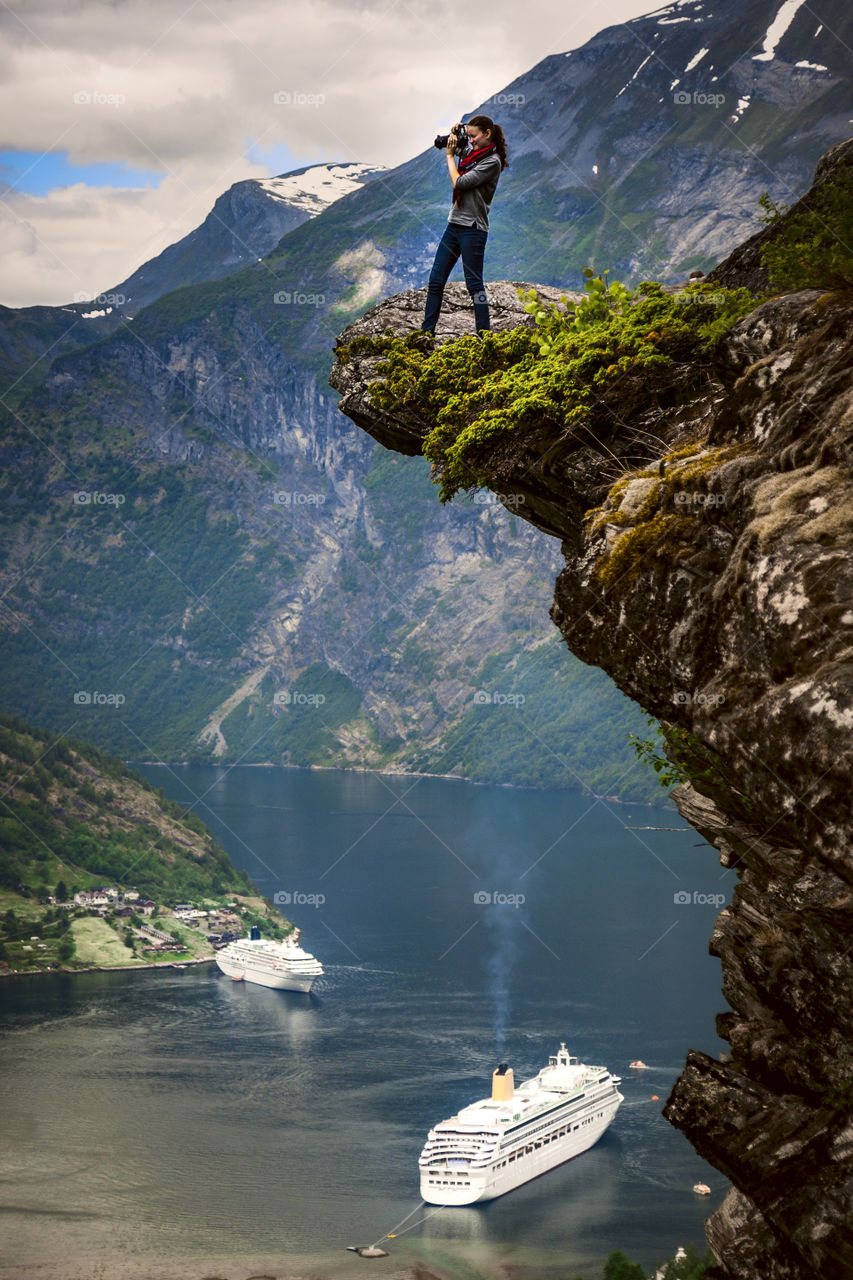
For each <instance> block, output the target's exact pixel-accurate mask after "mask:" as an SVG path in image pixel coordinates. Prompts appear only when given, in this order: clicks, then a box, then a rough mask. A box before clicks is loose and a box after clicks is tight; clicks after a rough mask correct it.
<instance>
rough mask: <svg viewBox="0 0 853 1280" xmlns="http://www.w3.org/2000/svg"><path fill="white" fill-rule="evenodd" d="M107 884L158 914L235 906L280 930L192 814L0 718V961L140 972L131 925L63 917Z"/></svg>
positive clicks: (128, 775)
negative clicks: (183, 905)
mask: <svg viewBox="0 0 853 1280" xmlns="http://www.w3.org/2000/svg"><path fill="white" fill-rule="evenodd" d="M105 885H106V886H114V887H115V888H117V889H118V890H119V892H121V891H123V890H128V889H135V890H136V891H137V892H138V895H139V898H141V899H149V900H151V901H153V903H154V904H155V911H156V909H158V908H163V909H164V911H166V910H168V909H170V908H171V907H173V906H174V905H175V904H176V903H178V902H182V901H190V902H195V903H200V902H204V903H206V904H208V905H209V906H211V907H218V906H223V905H224V904H225V902H226V901H228V900H231V901H233V900H236V901H237V902H238V903H239V904H240V905H241V906H245V907H246V909H247V912H248V918H250V919H255V918H257V917H259V916H261V917H264V918H265V932H266V933H268V934H269V933H272V934H276V933H281V931H282V928H283V927H284V926H283V924H282V921H281V917H280V916H279V915H278V913H276V912H273V911H272V909H271V908H269V906H268V905H267V904H265V903H263V901H262V900H261V899H260V898H259V897H258V894H257V890H256V889H255V888H254V886H253V884H252V882H251V880H250V879H249V877H248V875H247V874H246V873H245V871H238V870H237V869H236V868H235V867H234V865H233V864H232V862H231V860H230V858H229V857H228V855H227V853H226V852H225V850H224V849H223V848H222V847H221V846H220V845H218V844H217V843H216V842H215V841H214V839H213V838H212V836H211V834H210V832H209V831H208V830H207V828H206V827H205V826H204V824H203V823H202V822H201V820H200V819H199V818H198V817H197V816H196V815H195V813H193V812H192V811H191V810H187V809H185V808H183V807H182V806H181V805H179V804H176V803H175V802H174V801H172V800H169V799H167V797H166V796H165V795H163V793H162V792H160V791H157V790H155V789H154V788H153V787H152V786H151V785H150V784H149V783H148V782H146V781H145V780H144V779H143V778H141V777H139V776H138V775H137V774H135V773H132V772H131V771H130V770H129V769H127V768H126V767H125V765H123V764H122V762H121V761H120V760H116V759H115V758H113V757H111V756H107V755H104V754H103V753H102V752H101V751H99V750H97V748H95V747H92V746H90V745H88V744H86V743H81V742H77V741H73V740H71V739H62V738H58V737H57V735H55V734H50V733H45V732H44V731H42V730H40V729H34V728H32V727H31V726H30V725H27V724H25V722H24V721H22V720H19V719H17V718H16V717H13V716H8V715H5V714H0V960H2V961H6V962H7V963H10V964H13V965H15V966H16V967H19V968H23V969H38V968H44V967H50V966H51V965H55V964H57V963H63V964H66V965H67V964H72V965H73V964H74V962H75V960H76V961H79V962H83V963H85V962H88V963H93V962H97V961H98V959H99V956H98V948H100V950H101V951H103V956H102V957H100V958H101V959H102V962H103V963H111V964H115V963H116V961H117V960H118V961H119V962H120V963H121V962H124V961H126V962H128V963H131V962H136V963H141V957H140V956H139V955H138V954H137V951H136V943H137V941H139V938H138V936H131V933H130V929H129V926H128V927H127V929H126V930H125V931H122V930H123V929H124V926H122V928H121V929H120V928H119V926H118V924H117V923H116V922H115V921H112V929H111V922H110V921H107V920H99V919H96V918H94V917H92V916H90V915H86V913H85V911H83V910H78V911H74V910H73V909H69V907H68V906H63V904H67V903H70V901H71V899H73V897H74V894H75V893H77V892H81V891H87V890H91V889H94V888H99V887H101V886H105ZM51 898H52V899H54V901H53V902H50V901H48V899H51ZM245 918H246V917H245V914H244V919H245ZM149 919H150V917H149ZM140 922H141V921H137V923H140ZM150 923H151V924H153V925H155V926H156V927H162V928H163V929H165V930H167V931H168V933H170V934H172V935H173V936H174V937H175V938H176V940H178V941H180V942H183V943H186V944H187V947H186V950H187V952H188V954H189V955H193V956H194V955H201V954H202V953H203V952H204V953H211V954H212V949H211V948H210V947H209V946H207V945H206V944H204V942H203V934H199V933H195V934H192V936H190V935H189V934H188V933H187V931H185V930H182V928H181V926H176V925H175V923H174V921H173V919H172V918H171V915H169V916H168V919H167V920H166V921H164V922H161V920H160V918H159V917H158V916H157V915H156V914H155V915H154V917H153V919H150ZM185 933H187V936H183V935H184V934H185ZM33 944H35V945H33ZM75 944H78V945H75ZM78 947H79V949H78ZM166 958H167V959H174V958H175V957H173V956H171V954H168V955H167V956H166Z"/></svg>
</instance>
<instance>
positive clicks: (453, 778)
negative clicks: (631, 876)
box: [122, 758, 678, 813]
mask: <svg viewBox="0 0 853 1280" xmlns="http://www.w3.org/2000/svg"><path fill="white" fill-rule="evenodd" d="M122 763H123V764H125V765H126V766H127V767H128V769H139V768H142V767H143V766H144V767H145V768H146V769H189V768H190V767H192V766H198V767H201V768H219V769H226V770H228V771H229V772H230V770H232V769H238V768H239V769H292V770H305V771H306V772H311V773H374V774H376V775H377V776H378V777H380V778H436V779H437V780H438V781H440V782H464V783H467V785H468V786H469V787H500V788H501V790H503V791H529V792H540V793H543V794H544V793H546V792H547V793H562V792H565V793H566V794H568V795H571V796H583V797H584V798H585V799H587V800H606V801H608V802H609V803H610V804H619V805H625V806H626V807H627V806H630V805H635V806H636V807H637V808H643V809H664V810H666V812H667V813H677V812H678V810H677V809H676V807H675V805H674V804H673V803H672V801H670V800H669V798H668V796H667V797H665V798H664V799H663V801H662V802H661V803H660V804H654V803H653V802H652V801H651V800H622V799H620V797H619V796H609V795H605V794H604V793H600V792H597V791H585V790H583V789H582V788H581V787H526V786H524V785H523V784H522V783H520V782H480V781H478V780H477V779H475V778H464V777H462V776H461V775H460V774H458V773H419V772H417V771H415V770H407V769H373V768H370V767H369V766H361V767H359V766H357V765H337V764H276V763H275V762H274V761H273V760H255V761H248V762H245V763H244V762H242V761H239V760H235V761H234V762H233V763H231V764H229V763H228V762H227V761H223V760H132V759H129V758H128V759H124V758H122Z"/></svg>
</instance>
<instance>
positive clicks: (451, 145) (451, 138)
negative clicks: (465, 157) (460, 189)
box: [445, 133, 459, 187]
mask: <svg viewBox="0 0 853 1280" xmlns="http://www.w3.org/2000/svg"><path fill="white" fill-rule="evenodd" d="M457 146H458V141H457V138H456V134H455V133H450V134H448V136H447V150H446V152H445V154H446V156H447V172H448V173H449V174H450V185H451V187H455V186H456V182H457V180H458V178H459V170H458V169H457V167H456V157H455V155H454V152H455V150H456V147H457Z"/></svg>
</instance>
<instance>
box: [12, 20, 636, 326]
mask: <svg viewBox="0 0 853 1280" xmlns="http://www.w3.org/2000/svg"><path fill="white" fill-rule="evenodd" d="M17 3H18V6H19V7H17V8H16V7H15V0H13V3H12V7H11V8H10V7H7V6H6V5H4V6H2V8H0V30H2V31H3V33H4V52H3V53H2V54H0V73H2V85H0V120H2V121H3V122H4V123H3V124H2V125H0V130H2V132H1V133H0V148H2V149H16V150H23V151H37V152H43V151H61V150H66V149H67V150H68V152H69V155H70V159H71V161H72V162H73V163H75V164H91V163H96V162H102V161H112V162H120V161H126V162H127V163H129V164H130V165H132V166H134V167H135V168H147V169H150V170H151V171H152V172H157V171H163V172H165V173H166V174H167V177H166V179H165V180H164V181H163V183H162V185H161V186H160V187H159V189H157V188H152V189H149V190H139V191H128V190H114V189H95V188H86V187H82V186H80V185H78V186H72V187H69V188H65V189H61V190H56V191H53V192H50V193H49V194H48V195H47V196H45V197H33V196H26V195H20V194H16V193H14V192H12V193H6V195H5V197H4V199H3V203H2V204H0V215H2V226H3V244H2V247H1V248H0V269H2V277H3V280H4V289H3V296H2V299H1V300H2V302H3V303H5V304H6V305H8V306H24V305H28V304H32V303H60V302H66V301H68V299H69V298H71V297H72V296H73V295H74V293H76V292H79V291H82V290H88V289H89V288H90V286H91V288H92V292H93V293H97V292H100V291H102V290H105V289H108V288H109V287H110V286H112V285H114V284H117V283H118V282H119V281H120V280H122V279H123V278H124V277H126V276H127V275H129V274H130V272H131V271H133V270H134V269H135V268H136V267H138V266H139V265H140V264H141V263H142V262H143V261H145V260H146V259H147V258H150V257H152V256H153V255H154V254H155V253H158V252H160V251H161V250H162V249H163V248H165V246H166V245H167V244H170V243H172V242H174V241H175V240H177V239H179V238H180V237H181V236H183V235H186V234H187V232H188V231H190V230H192V228H193V227H195V226H197V225H198V223H199V222H201V221H202V219H203V218H204V217H205V216H206V214H207V213H208V211H209V210H210V207H211V206H212V204H213V202H214V200H215V199H216V197H217V196H218V195H219V194H220V193H221V192H222V191H224V190H225V189H226V188H227V187H228V186H230V185H231V183H233V182H236V181H239V180H240V179H243V178H249V177H266V176H268V173H269V170H268V169H262V168H261V167H259V166H258V165H257V164H254V163H252V162H251V161H250V160H249V159H248V158H247V156H246V154H245V152H246V146H247V142H254V143H256V144H257V145H258V146H259V148H260V150H261V152H264V151H269V150H273V149H274V148H275V147H277V146H282V145H286V146H287V147H288V148H289V149H290V152H291V153H292V154H294V155H295V156H297V157H299V159H300V161H301V162H302V163H310V162H313V161H322V160H361V161H365V162H368V163H373V164H384V165H387V166H389V167H390V166H393V165H396V164H399V163H401V162H402V161H404V160H406V159H409V158H410V157H411V156H413V155H416V154H417V153H418V152H419V151H421V150H423V149H424V147H425V146H428V145H429V143H430V141H431V139H432V137H433V136H434V134H435V132H436V129H437V128H439V127H441V126H445V125H447V124H448V123H450V122H451V120H452V119H453V118H456V117H458V116H459V115H461V114H463V113H465V112H468V111H470V110H472V109H473V108H474V107H475V106H477V105H478V104H479V103H480V102H482V101H484V100H485V99H486V98H488V97H489V95H490V94H493V93H496V92H498V91H500V90H501V89H502V88H504V86H506V85H507V84H508V83H509V82H510V81H512V80H513V79H514V78H515V77H516V76H518V75H520V74H522V73H523V72H525V71H526V70H528V69H529V68H530V67H531V66H533V65H534V64H535V63H536V62H537V61H539V59H540V58H542V57H544V56H546V55H547V54H550V53H560V52H563V51H564V50H566V49H570V48H574V47H577V46H578V45H580V44H583V43H584V42H585V41H586V40H587V39H588V38H589V37H590V36H591V35H593V34H594V33H595V31H597V30H598V29H600V28H601V27H602V26H605V25H609V24H611V23H615V22H619V21H626V20H628V19H629V18H630V17H635V16H637V15H638V14H639V13H641V12H642V8H643V6H642V5H641V4H640V3H637V0H613V3H611V4H609V5H602V4H600V5H598V6H596V7H593V6H589V5H587V4H581V3H580V0H572V3H571V4H570V5H568V6H567V5H566V4H565V2H564V0H529V3H528V4H526V5H525V7H524V11H523V14H520V13H519V10H518V8H517V5H516V3H515V0H497V2H496V3H494V4H493V5H492V6H491V9H490V11H489V16H488V18H487V17H486V16H485V14H484V13H483V14H481V13H479V12H478V13H476V14H475V12H474V11H473V10H471V11H467V10H460V9H459V7H458V5H456V4H453V3H451V0H406V3H402V0H364V2H363V3H354V4H353V3H347V0H315V3H314V4H313V5H312V6H310V7H309V6H307V5H305V4H302V3H298V4H297V3H294V0H284V2H282V0H246V2H245V3H241V4H239V5H238V4H237V3H235V2H234V0H192V3H190V4H189V5H188V6H187V7H183V0H181V2H180V3H179V4H178V6H177V7H176V6H175V4H174V0H125V2H124V3H122V4H112V3H108V2H107V0H78V3H76V4H74V5H68V4H67V3H66V0H28V2H27V4H26V6H24V5H22V4H21V0H17ZM276 93H286V94H290V96H291V103H290V104H286V105H285V104H276V102H275V101H274V96H275V94H276ZM75 95H76V96H77V97H78V99H79V98H80V97H81V96H82V97H83V98H84V99H85V95H89V97H90V99H91V100H90V101H85V100H84V101H79V100H78V101H76V102H75ZM298 95H302V99H301V101H296V102H294V101H293V99H295V98H297V96H298ZM494 115H495V117H496V118H498V119H500V118H501V115H500V111H495V112H494ZM504 115H506V113H504Z"/></svg>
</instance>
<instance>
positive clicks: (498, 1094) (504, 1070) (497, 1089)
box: [492, 1062, 515, 1102]
mask: <svg viewBox="0 0 853 1280" xmlns="http://www.w3.org/2000/svg"><path fill="white" fill-rule="evenodd" d="M514 1093H515V1080H514V1079H513V1075H512V1067H508V1066H507V1065H506V1063H505V1062H502V1063H501V1064H500V1066H498V1067H496V1068H495V1070H494V1071H493V1072H492V1102H511V1101H512V1095H513V1094H514Z"/></svg>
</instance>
